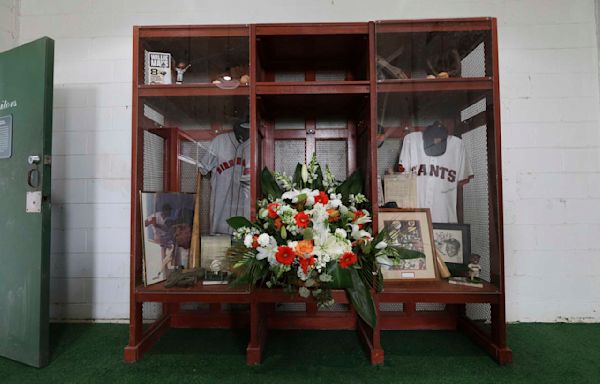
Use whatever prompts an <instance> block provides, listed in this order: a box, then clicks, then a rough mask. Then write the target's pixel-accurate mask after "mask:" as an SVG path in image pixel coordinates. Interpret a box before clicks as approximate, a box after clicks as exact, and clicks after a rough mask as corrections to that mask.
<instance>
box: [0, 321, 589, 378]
mask: <svg viewBox="0 0 600 384" xmlns="http://www.w3.org/2000/svg"><path fill="white" fill-rule="evenodd" d="M51 331H52V336H51V344H52V350H51V356H52V362H51V363H50V365H49V366H48V367H46V368H44V369H35V368H31V367H27V366H25V365H22V364H19V363H16V362H13V361H10V360H7V359H3V358H0V383H103V384H108V383H142V384H150V383H181V384H184V383H219V384H225V383H236V384H241V383H278V384H287V383H344V384H351V383H452V384H459V383H478V384H481V383H561V384H567V383H594V384H597V383H600V324H514V325H510V326H509V327H508V335H509V345H510V347H511V348H512V349H513V360H514V361H513V363H512V364H510V365H508V366H505V367H501V366H499V365H497V364H496V363H495V362H494V361H493V360H492V359H491V358H490V357H489V356H488V355H486V354H485V353H484V352H483V350H481V349H479V348H478V347H477V346H476V345H474V344H473V343H472V342H471V341H470V340H469V339H468V338H467V337H466V336H464V335H463V334H461V333H458V332H447V331H410V332H404V331H386V332H385V333H384V334H383V335H382V343H383V347H384V350H385V365H384V366H379V367H372V366H371V365H370V364H369V362H368V359H367V357H366V355H365V354H364V352H363V349H362V347H361V344H360V340H359V338H358V335H357V334H356V333H355V332H350V331H270V332H269V339H268V342H267V347H266V350H265V351H264V355H263V363H262V364H261V365H259V366H254V367H248V366H246V364H245V348H246V344H247V342H248V334H247V332H246V331H243V330H200V329H172V330H169V331H167V332H166V333H165V334H164V335H163V337H162V338H161V339H160V341H159V342H158V343H157V344H156V345H155V346H154V348H153V349H152V350H150V351H149V352H148V353H147V354H146V355H145V356H144V357H143V358H142V359H141V360H140V361H139V362H137V363H135V364H126V363H124V362H123V347H124V346H125V344H126V343H127V337H128V329H127V326H126V325H114V324H53V325H52V327H51Z"/></svg>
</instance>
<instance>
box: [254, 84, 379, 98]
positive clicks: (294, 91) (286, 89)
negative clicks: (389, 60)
mask: <svg viewBox="0 0 600 384" xmlns="http://www.w3.org/2000/svg"><path fill="white" fill-rule="evenodd" d="M369 87H370V84H369V81H302V82H259V83H257V84H256V93H257V94H259V95H320V94H321V95H322V94H365V95H367V94H369V91H370V88H369Z"/></svg>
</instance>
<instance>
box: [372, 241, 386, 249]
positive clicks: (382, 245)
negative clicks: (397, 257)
mask: <svg viewBox="0 0 600 384" xmlns="http://www.w3.org/2000/svg"><path fill="white" fill-rule="evenodd" d="M387 246H388V245H387V243H386V242H385V241H380V242H379V243H377V245H376V246H375V249H385V248H387Z"/></svg>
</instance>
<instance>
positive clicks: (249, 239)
mask: <svg viewBox="0 0 600 384" xmlns="http://www.w3.org/2000/svg"><path fill="white" fill-rule="evenodd" d="M252 243H253V236H252V235H251V234H248V235H246V237H244V245H245V246H246V248H252Z"/></svg>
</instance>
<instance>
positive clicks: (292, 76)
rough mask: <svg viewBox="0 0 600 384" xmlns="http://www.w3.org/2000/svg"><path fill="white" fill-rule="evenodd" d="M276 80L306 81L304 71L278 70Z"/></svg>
mask: <svg viewBox="0 0 600 384" xmlns="http://www.w3.org/2000/svg"><path fill="white" fill-rule="evenodd" d="M275 81H280V82H286V81H304V72H276V73H275Z"/></svg>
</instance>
